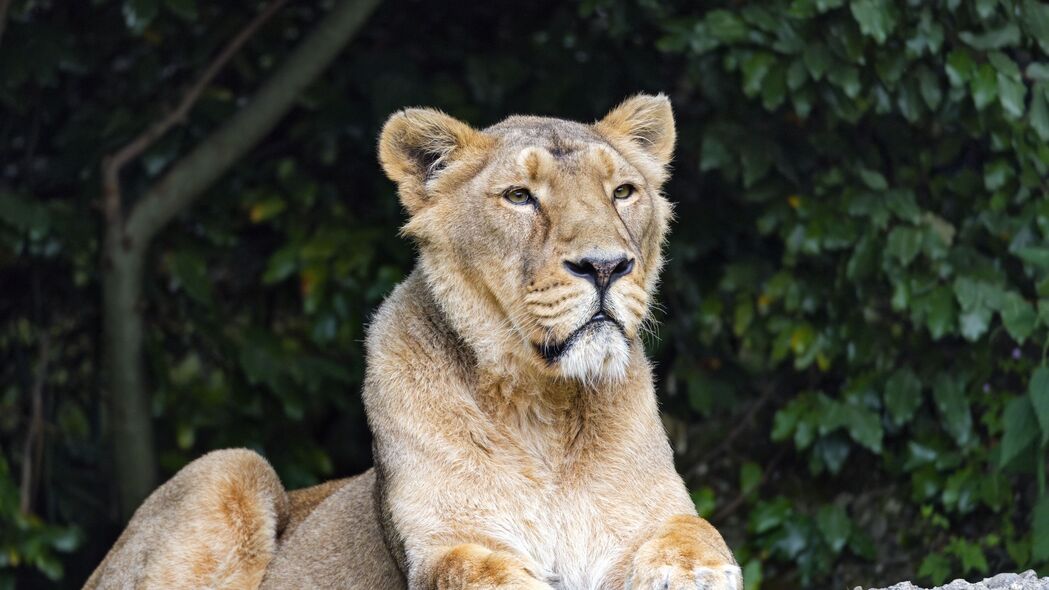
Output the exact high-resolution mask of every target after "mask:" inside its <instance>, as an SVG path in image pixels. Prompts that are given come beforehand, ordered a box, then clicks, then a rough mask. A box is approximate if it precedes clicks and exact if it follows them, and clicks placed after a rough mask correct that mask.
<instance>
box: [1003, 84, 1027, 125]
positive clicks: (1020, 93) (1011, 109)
mask: <svg viewBox="0 0 1049 590" xmlns="http://www.w3.org/2000/svg"><path fill="white" fill-rule="evenodd" d="M1026 97H1027V86H1024V83H1023V82H1020V81H1018V80H1013V79H1012V78H1008V77H1006V76H1003V75H1002V74H998V101H999V102H1000V103H1001V104H1002V109H1003V110H1004V111H1005V114H1006V115H1008V116H1009V117H1011V118H1013V119H1019V118H1020V117H1022V116H1024V109H1025V108H1026V107H1025V103H1024V101H1025V99H1026Z"/></svg>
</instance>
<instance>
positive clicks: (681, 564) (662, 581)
mask: <svg viewBox="0 0 1049 590" xmlns="http://www.w3.org/2000/svg"><path fill="white" fill-rule="evenodd" d="M627 588H629V589H630V590H742V589H743V575H742V572H741V571H740V569H739V566H738V565H736V563H735V560H734V559H733V558H732V553H731V552H730V551H729V549H728V547H727V546H726V545H725V542H724V541H723V540H722V539H721V535H719V534H718V533H717V531H716V530H715V529H714V527H712V526H711V525H710V523H709V522H707V521H706V520H703V519H702V518H699V517H698V516H691V515H681V516H675V517H673V518H671V519H670V520H669V521H667V523H666V524H664V526H663V527H662V528H661V529H660V530H659V532H657V534H656V536H655V537H654V538H652V539H649V540H648V541H646V542H645V543H643V544H642V545H641V546H640V547H639V548H638V550H637V553H635V554H634V558H633V561H632V562H631V567H630V573H629V576H628V577H627Z"/></svg>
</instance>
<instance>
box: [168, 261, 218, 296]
mask: <svg viewBox="0 0 1049 590" xmlns="http://www.w3.org/2000/svg"><path fill="white" fill-rule="evenodd" d="M171 273H172V274H173V275H174V276H175V278H176V279H177V280H178V282H179V283H180V284H181V285H182V288H183V289H185V291H186V293H187V294H189V296H190V297H192V298H193V299H195V300H196V301H197V302H198V303H203V304H205V305H211V302H212V297H211V279H210V278H209V277H208V270H207V265H206V263H205V261H204V258H203V257H201V256H199V255H197V254H194V253H192V252H186V251H182V252H178V253H176V254H175V255H174V256H172V257H171Z"/></svg>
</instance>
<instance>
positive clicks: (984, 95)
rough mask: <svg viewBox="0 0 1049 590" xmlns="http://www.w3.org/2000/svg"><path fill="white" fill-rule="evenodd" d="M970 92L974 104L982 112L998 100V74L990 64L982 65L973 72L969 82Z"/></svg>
mask: <svg viewBox="0 0 1049 590" xmlns="http://www.w3.org/2000/svg"><path fill="white" fill-rule="evenodd" d="M969 91H970V92H971V93H972V97H973V104H975V105H976V108H977V109H978V110H981V111H982V110H983V109H984V108H985V107H986V106H987V105H989V104H991V102H992V101H993V100H994V99H995V98H997V96H998V74H997V73H996V72H995V71H994V68H992V67H991V66H990V64H981V65H980V66H978V67H977V68H976V69H975V70H974V71H973V75H972V78H970V80H969Z"/></svg>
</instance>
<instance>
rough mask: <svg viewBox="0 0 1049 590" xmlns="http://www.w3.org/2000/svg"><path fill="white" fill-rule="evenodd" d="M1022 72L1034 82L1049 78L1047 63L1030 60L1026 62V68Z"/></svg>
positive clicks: (1048, 65) (1048, 64)
mask: <svg viewBox="0 0 1049 590" xmlns="http://www.w3.org/2000/svg"><path fill="white" fill-rule="evenodd" d="M1024 74H1025V75H1026V76H1027V77H1028V78H1030V79H1031V80H1034V81H1035V82H1045V81H1047V80H1049V63H1040V62H1037V61H1032V62H1031V63H1029V64H1027V69H1026V70H1024Z"/></svg>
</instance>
